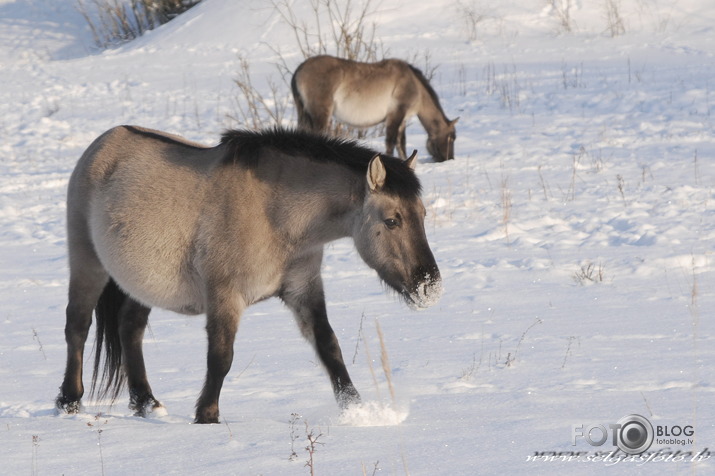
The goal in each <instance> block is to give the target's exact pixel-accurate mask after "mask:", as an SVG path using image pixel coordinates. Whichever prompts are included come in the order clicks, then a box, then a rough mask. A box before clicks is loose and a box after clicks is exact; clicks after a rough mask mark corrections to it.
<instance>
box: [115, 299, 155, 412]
mask: <svg viewBox="0 0 715 476" xmlns="http://www.w3.org/2000/svg"><path fill="white" fill-rule="evenodd" d="M149 312H151V308H150V307H146V306H144V305H142V304H140V303H138V302H137V301H135V300H134V299H131V298H128V299H127V300H126V301H125V302H124V304H123V305H122V309H121V311H120V316H119V336H120V339H121V343H122V359H123V361H124V371H125V373H126V377H127V386H128V387H129V408H130V409H132V410H134V412H135V415H136V416H141V417H145V416H147V414H148V413H151V412H153V411H156V410H158V409H160V408H163V406H162V404H161V403H160V402H159V401H158V400H157V399H156V398H155V397H154V395H153V394H152V391H151V386H150V385H149V381H148V379H147V376H146V368H145V366H144V353H143V351H142V340H143V338H144V330H145V329H146V325H147V322H148V319H149Z"/></svg>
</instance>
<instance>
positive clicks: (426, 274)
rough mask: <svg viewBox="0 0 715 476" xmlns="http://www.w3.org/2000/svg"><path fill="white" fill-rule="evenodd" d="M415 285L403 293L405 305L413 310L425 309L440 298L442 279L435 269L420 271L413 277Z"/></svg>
mask: <svg viewBox="0 0 715 476" xmlns="http://www.w3.org/2000/svg"><path fill="white" fill-rule="evenodd" d="M415 278H416V279H415V283H416V284H415V285H414V286H413V287H412V289H411V290H410V291H409V292H407V293H405V299H406V301H407V305H408V306H410V308H412V309H413V310H420V309H426V308H428V307H430V306H432V305H434V304H436V303H437V302H438V301H439V299H440V297H442V277H441V276H440V274H439V270H438V269H437V267H436V266H435V267H433V268H431V269H429V270H425V269H422V270H421V271H420V272H418V273H416V275H415Z"/></svg>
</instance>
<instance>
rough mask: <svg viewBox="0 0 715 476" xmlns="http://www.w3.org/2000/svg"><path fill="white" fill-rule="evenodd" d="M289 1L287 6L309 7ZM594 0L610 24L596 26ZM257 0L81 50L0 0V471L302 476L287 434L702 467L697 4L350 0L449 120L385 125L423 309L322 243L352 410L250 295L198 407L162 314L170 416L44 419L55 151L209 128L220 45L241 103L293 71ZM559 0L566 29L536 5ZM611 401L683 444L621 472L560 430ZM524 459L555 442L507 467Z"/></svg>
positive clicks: (274, 310) (80, 23) (359, 448)
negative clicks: (429, 295)
mask: <svg viewBox="0 0 715 476" xmlns="http://www.w3.org/2000/svg"><path fill="white" fill-rule="evenodd" d="M289 3H290V4H291V5H292V8H293V10H294V11H295V12H296V14H297V15H298V16H299V17H301V18H306V19H309V18H310V17H309V15H310V8H308V6H307V5H308V2H305V1H301V0H295V1H291V2H289ZM353 3H355V4H357V5H360V4H361V2H359V1H357V0H354V2H353ZM549 3H552V4H554V5H555V7H548V6H547V5H548V4H549ZM609 3H611V4H612V5H616V6H617V7H618V13H619V14H620V18H621V20H622V24H623V27H624V29H625V33H623V34H621V35H619V36H616V37H611V35H610V32H609V22H608V21H607V9H606V5H607V4H609ZM270 4H271V3H270V2H265V1H262V0H247V1H241V2H238V1H231V0H204V2H203V3H201V4H200V5H199V6H198V7H196V8H194V9H192V10H190V11H189V12H187V13H186V14H184V15H182V16H180V17H179V18H177V19H176V20H174V21H172V22H170V23H168V24H166V25H164V26H163V27H161V28H159V29H157V30H155V31H153V32H149V33H148V34H146V35H144V36H143V37H142V38H140V39H138V40H135V41H134V42H131V43H127V44H124V45H122V46H119V47H116V48H114V49H110V50H107V51H97V50H96V49H95V48H93V46H92V37H91V34H90V31H89V29H88V27H87V26H86V24H85V23H84V20H83V19H82V17H81V16H80V15H79V13H78V12H77V11H76V9H75V8H74V2H72V1H69V0H67V1H62V2H57V1H53V0H0V302H2V307H1V308H0V462H1V463H0V465H1V466H0V473H2V474H13V475H14V474H28V473H30V474H65V475H74V474H107V475H109V474H116V475H119V474H122V475H123V474H212V475H213V474H241V475H248V474H251V475H253V474H256V475H257V474H310V468H309V467H306V466H305V463H306V460H308V458H309V456H310V454H309V452H308V451H306V449H305V448H306V446H307V445H308V444H309V442H308V440H307V434H309V433H311V432H312V434H313V436H314V437H315V436H316V435H320V437H319V438H318V443H317V445H316V451H315V453H314V454H313V455H312V456H313V469H314V471H315V474H322V475H335V474H373V473H374V472H377V473H380V474H406V473H409V474H414V475H417V474H419V475H435V474H450V475H456V474H459V475H462V474H517V473H526V472H529V473H534V474H552V473H554V472H556V473H567V472H568V473H569V474H592V473H596V472H602V473H608V474H611V473H612V474H628V473H646V472H647V473H648V474H674V473H676V474H680V473H684V474H692V473H696V474H709V473H712V472H713V470H714V469H715V370H713V365H715V321H714V320H713V318H714V317H715V272H714V271H715V270H714V262H713V260H714V259H715V257H714V255H713V251H714V250H715V135H714V132H715V130H714V127H713V117H712V115H713V113H715V92H714V91H713V89H714V88H715V83H714V82H713V79H712V78H713V77H715V61H714V60H715V58H714V54H715V5H713V3H712V2H711V1H709V0H680V1H675V2H666V1H664V0H638V1H633V0H621V1H615V2H608V1H606V0H604V1H593V2H585V1H580V0H574V1H570V2H568V1H565V0H555V1H554V2H547V1H546V0H530V1H516V0H509V1H501V2H499V1H475V0H460V1H457V0H434V1H431V2H426V1H425V2H415V1H413V0H382V1H381V2H373V5H374V7H375V8H374V10H376V13H375V14H374V15H372V16H371V17H370V20H371V21H374V22H375V24H376V38H377V39H378V40H379V42H380V43H381V45H382V47H383V48H384V50H385V51H387V53H388V54H389V56H394V57H401V58H406V59H410V60H414V61H415V63H416V64H417V65H418V66H420V67H425V66H430V65H431V66H436V67H437V69H436V71H435V74H434V78H433V80H432V84H433V86H434V87H435V89H436V90H437V92H438V94H439V95H440V97H441V98H442V104H443V106H444V109H445V111H446V112H447V114H448V115H449V116H450V117H456V116H460V121H459V124H458V128H457V130H458V138H457V142H456V151H457V153H456V160H454V161H453V162H449V163H442V164H436V163H433V162H431V160H430V159H429V157H428V156H427V155H426V153H425V152H424V142H425V139H426V135H425V133H424V131H423V130H422V129H421V127H420V125H419V123H417V121H413V122H412V124H411V126H410V127H409V128H408V134H407V135H408V139H407V140H408V148H410V149H411V148H418V149H419V150H420V153H421V156H420V163H419V164H418V174H419V175H420V177H421V179H422V181H423V186H424V191H425V193H424V201H425V204H426V206H427V208H428V218H427V222H426V225H427V233H428V238H429V240H430V242H431V244H432V247H433V250H434V252H435V255H436V258H437V260H438V262H439V265H440V268H441V271H442V274H443V277H444V280H445V289H446V290H445V294H444V296H443V298H442V300H441V302H440V303H439V304H438V305H436V306H434V307H432V308H430V309H428V310H426V311H424V312H420V313H413V312H411V311H410V310H409V309H407V308H406V307H405V306H404V305H403V304H401V303H400V302H398V301H397V300H396V299H395V298H394V297H393V296H391V295H389V294H385V293H384V291H383V288H382V286H381V285H380V283H379V282H378V280H377V279H376V277H375V275H374V272H373V271H371V270H370V269H369V268H367V266H366V265H364V264H363V263H362V262H361V261H360V260H359V258H357V257H356V253H355V251H354V249H353V247H352V243H350V242H349V241H347V240H345V241H339V242H336V243H335V244H333V245H331V246H329V247H328V249H327V250H326V258H325V263H324V280H325V283H326V287H327V289H326V293H327V298H328V313H329V315H330V316H331V322H332V324H333V327H334V328H335V330H336V333H337V334H338V338H339V339H340V342H341V344H342V349H343V353H344V355H345V358H346V360H347V361H348V368H349V371H350V372H351V375H352V377H353V380H354V381H355V383H356V385H357V387H358V389H359V390H360V391H361V393H362V395H363V398H364V399H365V400H366V403H365V405H364V407H363V408H361V409H360V411H357V410H355V411H351V412H349V413H348V414H346V415H342V416H341V415H340V414H339V411H338V408H337V405H336V404H335V402H334V400H333V396H332V391H331V389H330V385H329V382H328V379H327V377H326V376H325V374H324V372H323V370H322V368H320V366H319V365H317V363H316V358H315V357H314V355H313V353H312V350H311V349H310V346H309V345H307V344H306V343H305V342H303V340H302V338H301V337H300V335H299V333H298V330H297V328H296V326H295V325H294V323H293V322H292V317H291V316H290V314H289V312H288V311H287V310H285V309H284V308H283V306H282V305H281V304H280V302H278V301H275V300H274V301H268V302H265V303H262V304H260V305H258V306H255V307H253V308H250V309H249V311H248V312H247V313H246V314H245V316H244V317H243V319H242V321H241V326H240V329H239V333H238V336H237V341H236V358H235V360H234V366H233V369H232V371H231V373H230V374H229V376H228V378H227V380H226V384H225V386H224V389H223V393H222V395H221V411H222V421H223V422H224V423H223V424H220V425H203V426H202V425H193V424H191V422H192V419H193V406H194V402H195V398H196V396H197V395H198V392H199V391H200V388H201V385H202V382H203V377H204V373H205V368H204V366H205V347H206V345H205V333H204V331H203V325H204V322H203V318H187V317H184V316H179V315H176V314H172V313H170V312H166V311H162V310H155V311H154V312H153V314H152V317H151V320H150V322H151V332H149V333H147V337H146V341H145V355H146V361H147V367H148V370H149V377H150V381H151V382H152V386H153V389H154V391H155V394H156V395H157V397H158V398H159V399H161V400H162V402H163V403H164V404H165V405H166V407H167V409H168V411H169V415H168V416H164V417H159V418H148V419H141V418H137V417H133V416H132V415H131V413H130V412H129V410H128V409H126V401H127V397H126V396H122V397H121V399H120V401H118V403H117V404H116V405H115V406H114V407H112V408H109V407H108V406H106V405H102V404H101V402H100V403H97V402H91V401H87V402H85V404H86V407H85V412H83V413H81V414H78V415H72V416H66V415H64V416H57V415H55V411H54V406H53V399H54V397H55V396H56V394H57V388H58V386H59V384H60V382H61V379H62V373H63V371H64V360H65V343H64V334H63V327H64V306H65V304H66V298H65V294H66V285H67V265H66V249H65V228H64V227H65V219H64V211H65V204H64V196H65V189H66V185H67V180H68V177H69V174H70V172H71V170H72V168H73V167H74V164H75V162H76V160H77V159H78V157H79V156H80V155H81V153H82V151H83V150H84V149H85V148H86V147H87V146H88V145H89V143H90V142H91V141H92V140H93V139H94V138H95V137H96V136H97V135H99V134H100V133H102V132H103V131H105V130H106V129H108V128H110V127H112V126H114V125H117V124H127V123H131V124H139V125H144V126H149V127H153V128H157V129H162V130H167V131H170V132H173V133H177V134H181V135H184V136H186V137H188V138H190V139H193V140H197V141H202V142H205V143H207V144H212V143H216V141H217V138H218V136H219V134H220V132H221V131H222V130H224V129H225V128H228V127H238V126H240V124H238V123H237V122H236V121H235V120H234V119H231V118H230V116H235V115H236V106H235V98H236V96H237V95H238V89H237V87H236V86H235V84H234V79H235V78H236V75H237V74H238V71H239V67H240V62H239V59H238V58H239V55H240V56H242V57H244V58H247V59H248V60H249V62H250V64H251V72H252V73H253V76H252V80H253V82H254V84H255V85H256V86H257V87H258V88H259V89H260V90H262V91H263V93H264V94H267V93H268V92H269V89H268V85H267V81H268V80H269V79H271V78H272V80H273V81H274V82H276V83H277V84H279V85H280V87H281V88H283V87H284V86H283V83H282V82H281V81H280V78H279V77H278V73H277V68H276V67H275V63H276V62H277V61H278V58H277V51H280V53H281V54H282V55H283V57H284V58H285V59H286V60H287V61H288V63H289V66H291V67H295V66H297V65H298V64H299V63H300V61H301V57H300V55H299V54H298V49H297V46H296V44H295V41H294V38H293V36H292V34H291V31H290V29H289V28H288V26H287V25H286V24H285V23H283V22H282V21H281V20H280V17H279V15H277V13H276V12H275V10H274V9H273V8H272V7H271V6H270ZM567 4H569V5H571V9H570V12H569V13H570V26H571V27H572V28H571V29H572V31H571V32H565V31H564V28H563V27H562V26H560V21H559V15H558V13H559V11H563V9H562V7H563V6H564V5H567ZM470 13H471V14H472V15H470ZM470 19H474V21H472V20H470ZM610 26H613V21H611V24H610ZM281 94H284V95H285V96H286V97H288V94H289V91H288V89H287V87H285V89H284V90H282V89H281ZM291 108H292V106H291ZM288 112H289V115H288V121H289V122H290V121H293V120H294V118H293V115H292V112H291V110H289V111H288ZM370 143H371V144H372V145H373V146H375V147H377V148H380V147H381V144H382V139H381V138H379V137H377V138H373V139H370ZM378 321H379V325H380V327H381V329H382V331H383V333H384V340H385V347H386V349H387V353H388V356H389V365H390V368H391V372H392V382H393V384H394V390H395V393H396V398H395V401H394V402H393V401H392V399H391V397H390V392H389V389H388V385H387V382H386V378H385V376H384V373H383V371H382V366H381V363H380V346H379V339H378V334H377V327H376V326H377V325H376V322H378ZM363 338H364V339H363ZM90 348H91V344H90V345H88V350H87V355H86V357H91V356H90V355H89V352H90ZM367 351H369V357H368V352H367ZM371 367H372V369H373V370H374V372H375V374H376V380H374V379H373V376H372V374H371ZM88 378H89V375H88V374H87V373H86V374H85V382H86V381H87V379H88ZM629 414H640V415H643V416H644V417H646V418H647V419H649V420H650V422H651V423H652V424H653V426H654V428H656V431H658V428H660V431H665V430H667V431H668V432H669V434H671V433H673V432H677V431H678V429H685V430H686V432H687V433H691V434H689V435H687V436H686V435H680V437H678V438H675V439H674V438H672V437H671V438H666V437H665V436H656V441H655V442H654V443H653V445H652V447H651V449H650V450H649V451H650V453H651V456H650V460H648V461H647V462H645V461H620V462H619V461H618V460H617V459H614V458H611V459H609V460H606V461H604V460H603V458H602V457H601V458H599V457H598V454H599V453H598V452H601V453H600V454H608V453H609V452H611V451H613V450H614V446H613V445H612V444H611V440H610V438H609V440H608V441H607V442H606V443H605V444H604V445H602V446H591V445H589V444H588V443H587V441H586V440H585V439H584V438H580V437H577V438H576V445H573V444H572V435H573V434H574V430H573V426H574V425H582V428H583V429H586V430H587V429H588V428H590V426H591V425H594V424H602V425H605V427H606V428H607V427H608V425H609V424H613V423H616V422H617V421H618V420H619V419H621V418H622V417H624V416H626V415H629ZM688 428H692V432H691V431H689V429H688ZM595 432H596V433H593V434H592V436H593V437H594V439H598V437H599V433H598V432H599V430H595ZM609 437H610V432H609ZM664 440H665V441H664ZM681 441H682V443H681ZM706 450H707V451H708V452H709V453H704V452H705V451H706ZM678 452H680V453H678ZM293 453H294V454H293ZM539 453H545V454H554V453H556V454H558V453H562V454H563V455H568V454H572V453H581V456H580V459H579V461H575V460H574V461H570V462H564V461H545V460H544V458H540V459H539V460H538V461H533V460H532V461H529V457H530V456H531V457H533V456H534V455H535V454H539ZM619 454H620V455H621V456H623V453H619ZM694 456H695V457H696V458H695V459H698V458H697V456H700V457H701V458H700V459H702V461H700V462H693V461H691V460H692V459H693V457H694ZM707 456H711V457H710V458H709V459H707V458H706V457H707Z"/></svg>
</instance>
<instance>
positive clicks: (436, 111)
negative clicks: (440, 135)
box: [417, 86, 449, 132]
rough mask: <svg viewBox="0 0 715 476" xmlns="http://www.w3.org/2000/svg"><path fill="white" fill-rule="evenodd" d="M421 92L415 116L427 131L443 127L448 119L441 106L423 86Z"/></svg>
mask: <svg viewBox="0 0 715 476" xmlns="http://www.w3.org/2000/svg"><path fill="white" fill-rule="evenodd" d="M422 88H423V91H422V94H421V101H420V105H419V109H418V110H417V118H418V119H419V120H420V123H421V124H422V127H424V128H425V130H426V131H427V132H432V131H434V132H436V131H437V129H440V128H444V127H446V126H447V125H448V122H449V120H448V119H447V117H446V116H445V115H444V112H443V111H442V108H441V107H440V105H439V103H438V102H437V100H436V99H435V98H434V97H433V96H432V95H431V94H430V92H429V91H427V90H426V89H425V88H424V86H423V87H422Z"/></svg>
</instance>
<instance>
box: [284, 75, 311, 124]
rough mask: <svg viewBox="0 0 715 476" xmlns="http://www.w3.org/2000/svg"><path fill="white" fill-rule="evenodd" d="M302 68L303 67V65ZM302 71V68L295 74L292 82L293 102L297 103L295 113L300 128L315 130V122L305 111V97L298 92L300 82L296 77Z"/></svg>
mask: <svg viewBox="0 0 715 476" xmlns="http://www.w3.org/2000/svg"><path fill="white" fill-rule="evenodd" d="M301 66H302V65H301ZM299 71H300V66H299V67H298V69H296V70H295V73H293V77H292V78H291V80H290V90H291V92H292V93H293V102H294V103H295V112H296V113H297V114H298V128H299V129H304V130H313V121H312V120H311V118H310V115H309V114H308V113H307V112H306V111H305V102H303V96H301V94H300V91H299V90H298V82H297V81H296V77H297V76H298V72H299Z"/></svg>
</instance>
